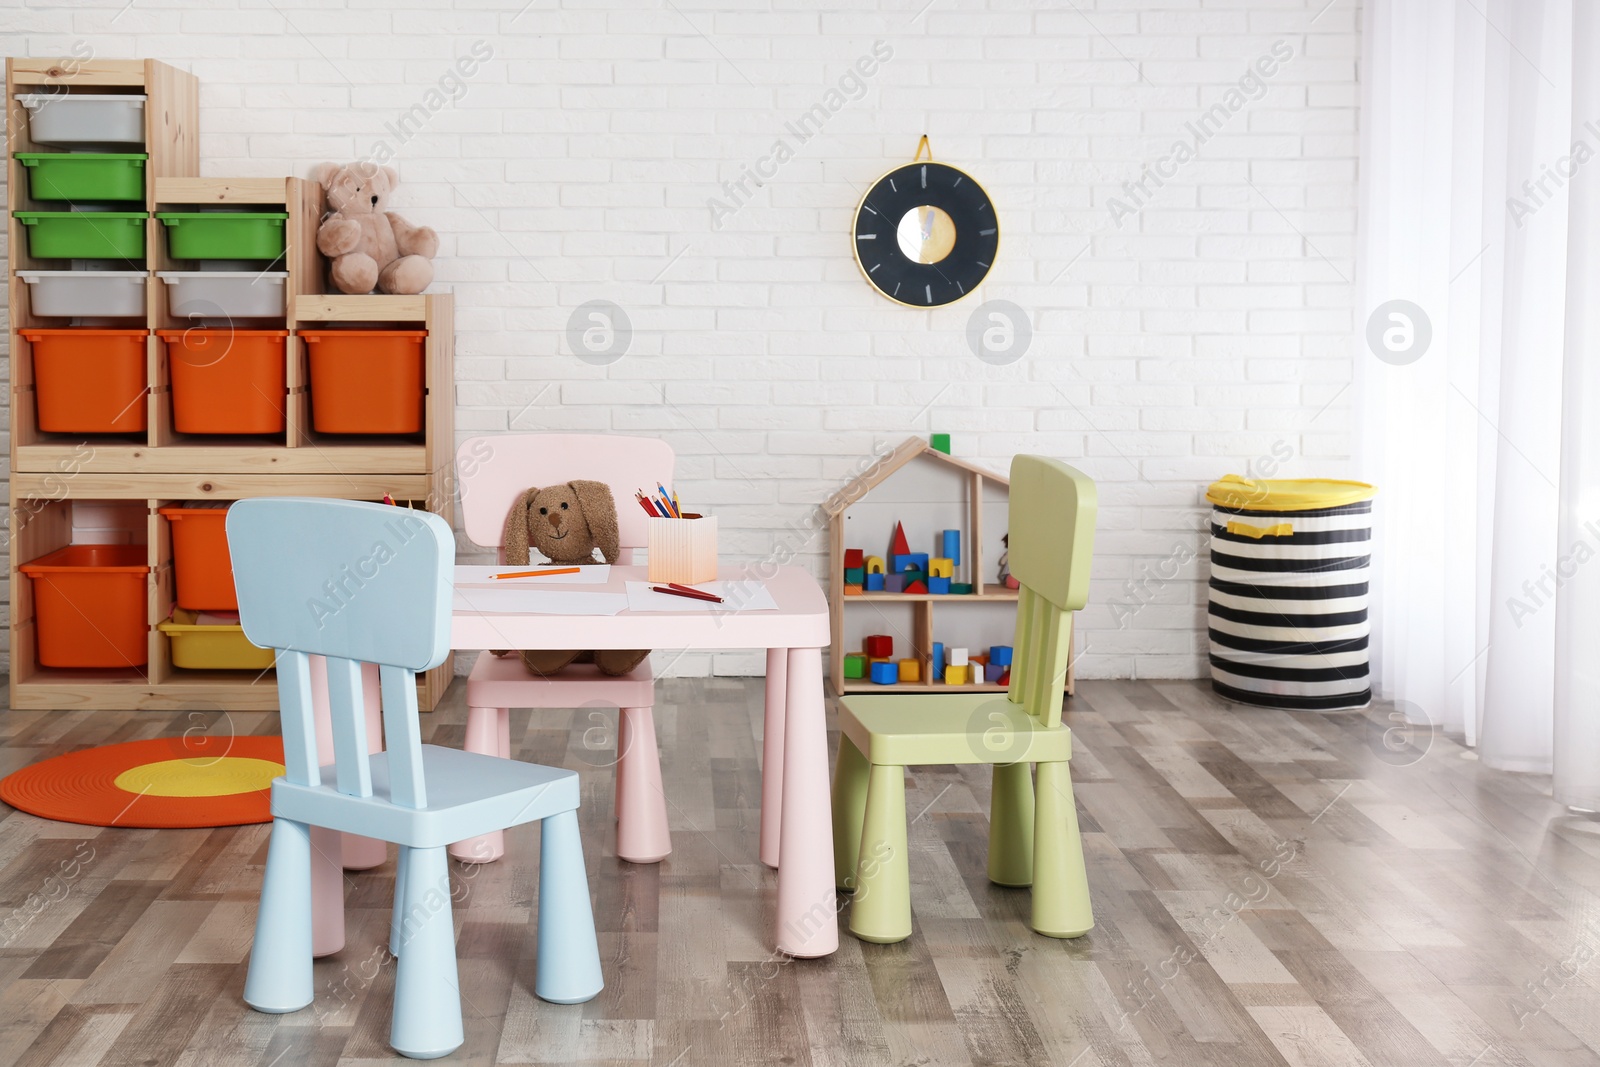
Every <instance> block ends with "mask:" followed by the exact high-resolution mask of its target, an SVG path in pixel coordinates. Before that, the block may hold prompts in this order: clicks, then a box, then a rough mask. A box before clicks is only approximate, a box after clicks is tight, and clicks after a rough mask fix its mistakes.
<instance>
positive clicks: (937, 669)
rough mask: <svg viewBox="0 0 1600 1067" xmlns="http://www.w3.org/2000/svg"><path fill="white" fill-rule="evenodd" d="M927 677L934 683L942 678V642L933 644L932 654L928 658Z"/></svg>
mask: <svg viewBox="0 0 1600 1067" xmlns="http://www.w3.org/2000/svg"><path fill="white" fill-rule="evenodd" d="M928 677H929V678H930V679H932V680H935V681H937V680H938V679H940V678H943V677H944V642H943V641H935V642H934V643H933V652H932V653H931V654H930V655H929V656H928Z"/></svg>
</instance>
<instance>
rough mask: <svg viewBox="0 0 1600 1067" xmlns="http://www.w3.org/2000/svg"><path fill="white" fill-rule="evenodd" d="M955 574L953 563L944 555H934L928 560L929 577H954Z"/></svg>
mask: <svg viewBox="0 0 1600 1067" xmlns="http://www.w3.org/2000/svg"><path fill="white" fill-rule="evenodd" d="M955 575H956V567H955V564H954V563H952V562H951V561H950V560H949V559H947V558H945V557H944V556H934V557H933V558H932V559H930V560H928V576H929V577H931V578H954V577H955Z"/></svg>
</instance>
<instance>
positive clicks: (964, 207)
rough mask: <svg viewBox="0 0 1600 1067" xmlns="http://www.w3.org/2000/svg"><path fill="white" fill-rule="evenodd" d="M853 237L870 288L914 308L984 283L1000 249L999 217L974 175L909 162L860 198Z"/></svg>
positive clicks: (955, 296)
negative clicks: (870, 284)
mask: <svg viewBox="0 0 1600 1067" xmlns="http://www.w3.org/2000/svg"><path fill="white" fill-rule="evenodd" d="M854 236H855V255H856V262H857V263H859V264H861V272H862V273H863V274H865V275H866V276H867V281H869V282H871V283H872V286H873V288H875V289H877V290H878V291H879V292H880V293H882V294H883V295H884V296H886V297H888V298H889V299H890V300H894V301H897V302H899V303H901V304H908V305H910V306H911V307H938V306H939V305H941V304H950V303H954V302H955V301H957V300H960V299H961V298H962V297H964V296H966V295H967V294H968V293H970V292H972V291H973V290H974V289H976V288H977V287H978V286H979V285H980V284H982V282H983V279H984V278H985V277H986V276H987V275H988V273H989V270H990V268H991V267H992V266H993V265H994V258H995V253H996V252H998V251H999V249H1000V220H999V219H997V218H995V212H994V204H993V203H992V202H991V201H990V200H989V194H988V193H986V192H984V191H983V186H981V185H979V184H978V183H977V182H976V181H974V180H973V178H972V175H970V174H964V173H962V172H961V171H959V170H957V169H956V168H954V167H951V166H947V165H945V164H943V163H932V162H921V163H908V164H906V165H905V166H903V167H898V168H896V169H895V170H892V171H890V172H889V173H888V174H885V175H884V176H883V177H881V178H879V179H878V180H877V181H876V182H875V183H874V184H873V186H872V188H871V189H868V190H867V195H866V196H864V197H862V198H861V206H860V207H858V208H856V225H855V235H854Z"/></svg>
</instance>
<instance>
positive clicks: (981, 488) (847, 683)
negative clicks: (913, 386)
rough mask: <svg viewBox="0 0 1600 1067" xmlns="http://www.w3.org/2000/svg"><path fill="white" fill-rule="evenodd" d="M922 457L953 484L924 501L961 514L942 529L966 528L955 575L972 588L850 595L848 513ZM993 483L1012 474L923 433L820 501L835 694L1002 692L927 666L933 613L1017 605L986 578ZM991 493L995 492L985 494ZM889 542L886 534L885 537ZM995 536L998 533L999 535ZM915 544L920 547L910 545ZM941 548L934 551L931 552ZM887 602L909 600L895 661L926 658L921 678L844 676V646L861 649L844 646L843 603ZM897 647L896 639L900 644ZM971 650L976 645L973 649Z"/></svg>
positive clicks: (1003, 485) (1002, 485)
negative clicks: (947, 494)
mask: <svg viewBox="0 0 1600 1067" xmlns="http://www.w3.org/2000/svg"><path fill="white" fill-rule="evenodd" d="M916 461H921V462H924V463H933V464H936V465H938V466H940V467H942V468H943V471H944V475H945V481H946V483H947V484H948V486H949V487H950V488H951V489H952V490H956V491H955V492H952V494H951V496H952V499H945V500H937V501H921V503H923V504H926V505H933V506H939V507H940V508H941V509H942V510H944V511H947V512H950V513H955V512H959V513H960V515H961V523H960V526H959V527H957V526H954V525H952V526H947V527H942V528H945V529H956V528H959V529H960V530H961V543H962V549H961V551H962V560H963V563H962V565H961V566H960V567H958V568H957V571H958V574H960V573H964V574H965V576H966V577H965V580H967V581H970V582H971V583H972V586H973V591H972V592H971V593H964V594H952V593H882V592H862V593H859V594H853V595H850V596H846V595H845V592H844V553H845V549H846V548H854V547H860V546H859V545H857V544H854V543H852V544H846V541H847V539H849V538H850V537H851V536H852V535H851V534H850V533H849V532H848V531H847V530H846V526H847V520H848V512H849V511H850V509H851V508H852V507H856V506H857V505H859V504H861V502H862V501H863V500H864V499H865V498H866V497H867V496H869V495H870V494H871V493H872V492H873V491H874V490H876V489H878V488H879V487H880V486H883V485H884V484H885V483H887V482H888V481H889V479H890V478H891V477H892V476H893V475H894V474H895V473H896V472H898V471H900V470H901V469H902V468H905V467H907V466H908V465H910V464H911V463H913V462H916ZM991 485H992V486H994V487H996V488H997V489H1003V490H1005V491H1007V492H1009V490H1010V486H1011V482H1010V479H1008V478H1006V477H1005V476H1004V475H1002V474H996V473H995V472H993V471H990V470H985V469H984V468H982V467H979V466H976V465H974V464H971V463H968V462H966V461H965V460H961V459H957V458H955V457H953V456H948V455H945V454H944V453H943V452H939V451H937V450H935V449H933V448H932V447H930V446H929V444H928V442H927V441H925V440H923V439H922V438H920V437H909V438H907V439H906V440H904V441H902V442H901V443H900V444H899V445H898V446H897V447H896V448H895V449H894V450H893V451H892V452H890V453H889V454H887V455H885V456H882V457H880V458H878V459H876V460H874V461H873V462H872V463H871V464H870V465H869V466H868V467H867V469H866V471H865V472H864V473H862V474H861V475H860V476H859V477H857V478H855V479H854V480H852V481H851V482H850V483H849V484H848V485H846V486H844V487H843V488H841V489H840V490H839V491H838V492H836V493H834V494H833V495H832V496H831V497H829V499H828V500H826V501H825V502H824V503H823V510H824V511H825V512H827V515H828V608H829V613H830V615H831V620H830V622H831V626H830V629H831V631H832V633H833V643H832V647H831V649H830V657H829V659H830V662H829V680H830V681H831V682H832V684H833V689H834V692H835V693H838V694H845V693H1003V692H1005V689H1006V687H1005V686H1002V685H998V684H994V683H988V682H983V683H977V684H971V685H946V684H945V683H944V682H942V681H939V682H936V681H930V680H929V664H930V661H931V657H932V652H933V642H934V640H935V633H934V616H935V612H936V611H941V612H942V611H948V610H961V609H962V608H964V607H970V606H972V605H975V604H1006V603H1010V604H1015V603H1016V602H1017V592H1016V590H1013V589H1007V588H1005V587H1004V586H1003V585H998V584H996V582H995V581H994V580H993V579H986V578H985V577H984V575H985V573H986V569H985V568H986V566H987V563H986V561H987V560H988V559H989V557H990V556H991V555H994V556H998V554H999V553H998V552H995V553H990V552H988V548H989V547H991V546H990V543H988V542H986V541H985V540H984V510H985V505H986V503H988V504H993V503H994V501H993V500H989V499H986V487H987V486H991ZM987 495H990V496H992V494H987ZM885 540H887V538H885ZM995 540H997V541H998V537H997V538H996V539H995ZM912 547H913V548H916V547H917V546H916V545H913V546H912ZM867 554H868V555H881V554H882V550H881V549H868V550H867ZM930 554H936V553H930ZM888 605H909V606H910V608H911V612H912V623H911V633H910V635H909V638H910V645H911V649H910V653H911V654H910V655H906V654H905V653H904V650H903V646H899V647H897V651H896V654H895V658H896V659H911V658H915V659H918V660H920V661H921V665H922V666H921V677H922V679H923V680H922V681H920V682H897V683H895V684H894V685H876V684H874V683H872V682H870V681H867V680H865V679H854V678H852V679H848V680H847V679H846V678H845V676H844V656H845V653H846V652H847V651H849V652H854V651H858V649H856V648H850V649H846V647H845V642H846V636H845V634H846V609H847V608H851V607H852V606H853V607H855V608H856V609H858V610H859V609H860V608H863V607H875V608H882V607H884V606H888ZM1010 639H1011V630H1010V624H1008V626H1007V629H1006V631H1005V635H1004V638H1003V640H996V641H994V642H993V643H995V644H1002V643H1007V642H1009V641H1010ZM897 646H898V642H897ZM973 651H975V652H976V651H979V649H978V648H976V647H975V648H974V649H973ZM1072 687H1073V676H1072V671H1071V668H1070V667H1069V668H1068V672H1067V691H1068V692H1069V693H1070V692H1071V691H1072Z"/></svg>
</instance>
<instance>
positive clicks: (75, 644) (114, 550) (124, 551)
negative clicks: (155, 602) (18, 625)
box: [19, 545, 150, 667]
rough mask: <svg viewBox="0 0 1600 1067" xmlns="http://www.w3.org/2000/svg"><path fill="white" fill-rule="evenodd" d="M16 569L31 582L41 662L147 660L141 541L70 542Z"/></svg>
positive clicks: (138, 663)
mask: <svg viewBox="0 0 1600 1067" xmlns="http://www.w3.org/2000/svg"><path fill="white" fill-rule="evenodd" d="M19 569H20V570H21V571H22V573H23V574H25V575H27V576H28V577H29V578H30V579H32V581H33V606H34V625H35V628H36V629H37V631H38V644H39V663H40V664H41V665H42V666H45V667H142V666H144V665H145V664H146V663H148V662H149V660H150V645H149V642H148V641H147V640H146V638H147V635H148V633H149V627H148V626H146V625H145V622H146V620H145V599H146V597H145V593H146V586H147V584H148V583H147V580H146V578H147V576H148V575H149V573H150V567H149V565H148V563H147V562H146V559H145V546H144V545H68V546H67V547H66V548H59V549H57V550H56V551H54V552H51V553H49V554H48V555H44V556H40V557H39V558H38V559H36V560H34V561H33V562H31V563H24V564H23V565H22V566H21V568H19Z"/></svg>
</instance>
